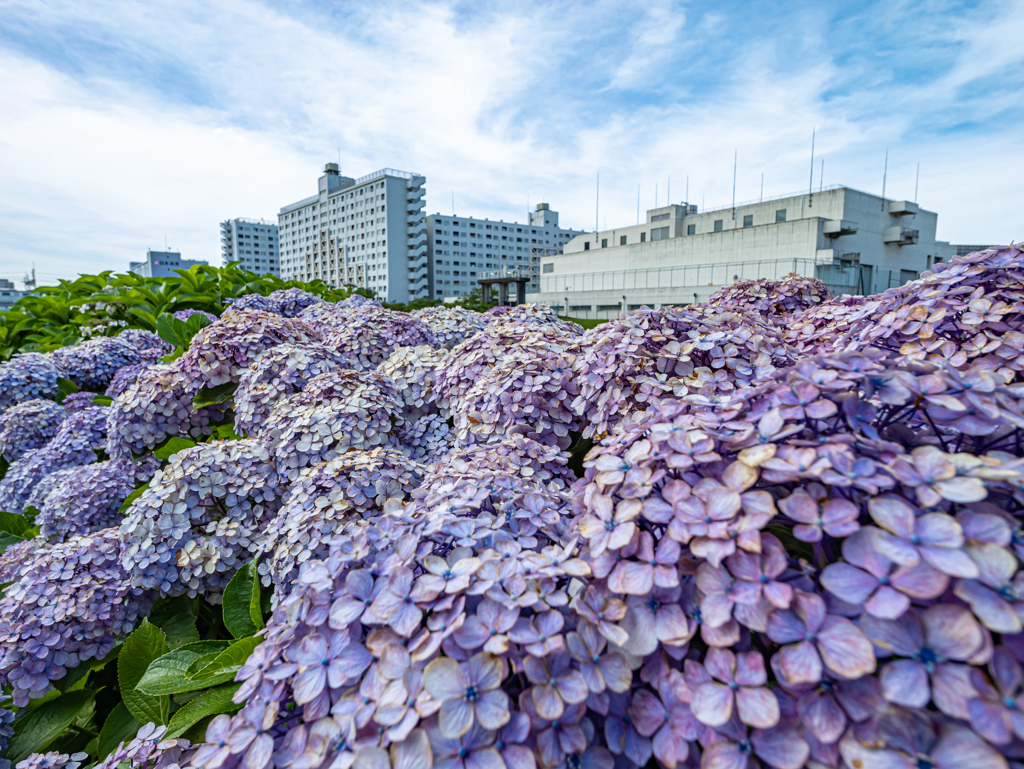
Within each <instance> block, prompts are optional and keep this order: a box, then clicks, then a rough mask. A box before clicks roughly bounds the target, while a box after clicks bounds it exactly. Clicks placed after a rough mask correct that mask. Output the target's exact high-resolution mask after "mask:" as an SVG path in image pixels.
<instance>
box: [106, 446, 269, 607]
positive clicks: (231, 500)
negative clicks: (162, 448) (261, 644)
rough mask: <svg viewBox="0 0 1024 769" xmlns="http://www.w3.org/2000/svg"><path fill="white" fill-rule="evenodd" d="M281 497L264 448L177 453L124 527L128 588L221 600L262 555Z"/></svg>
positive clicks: (135, 504) (212, 448) (199, 449)
mask: <svg viewBox="0 0 1024 769" xmlns="http://www.w3.org/2000/svg"><path fill="white" fill-rule="evenodd" d="M281 493H282V489H281V485H280V482H279V479H278V475H277V472H276V470H275V469H274V463H273V461H272V458H271V455H270V453H269V452H268V451H267V450H266V448H264V447H263V445H262V444H261V443H260V442H259V441H256V440H237V441H213V442H210V443H204V444H200V445H198V446H194V447H192V448H189V449H185V450H184V451H179V452H178V453H177V454H174V455H173V456H172V457H171V458H170V461H169V462H168V463H167V465H166V466H165V467H164V468H163V470H161V471H160V472H159V473H158V474H157V475H156V477H154V478H153V480H152V482H151V483H150V485H149V487H148V488H147V489H146V490H145V491H144V492H143V493H142V496H140V497H139V498H138V499H136V500H135V502H133V503H132V506H131V507H130V508H128V512H127V514H126V515H125V518H124V520H123V521H122V523H121V526H120V531H119V537H120V541H121V542H122V543H123V548H122V551H121V563H122V564H123V566H124V568H125V570H126V571H127V573H128V581H129V582H130V584H131V585H132V586H133V587H134V588H141V589H145V590H157V591H159V592H160V594H161V595H181V594H183V593H188V594H189V595H190V596H195V595H197V594H198V593H208V594H210V596H211V598H213V599H218V597H219V595H220V593H221V592H222V591H223V588H224V587H225V586H226V585H227V583H228V582H229V581H230V579H231V577H232V576H233V575H234V573H235V571H237V569H238V567H239V566H241V565H242V564H243V563H244V562H245V561H247V560H249V559H250V558H251V557H252V555H253V554H254V553H255V552H256V551H257V549H258V547H259V541H260V540H261V539H262V532H263V531H264V530H265V529H266V526H267V524H268V523H269V522H270V520H271V519H272V518H273V516H274V513H275V512H276V511H277V508H278V505H279V504H280V498H281Z"/></svg>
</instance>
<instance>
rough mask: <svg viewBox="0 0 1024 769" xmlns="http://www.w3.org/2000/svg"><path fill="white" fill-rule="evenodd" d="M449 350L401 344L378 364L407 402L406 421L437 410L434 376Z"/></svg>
mask: <svg viewBox="0 0 1024 769" xmlns="http://www.w3.org/2000/svg"><path fill="white" fill-rule="evenodd" d="M444 358H445V353H444V351H442V350H435V349H434V348H433V347H429V346H427V345H417V346H416V347H399V348H397V349H396V350H395V351H394V352H393V353H391V356H390V357H389V358H388V359H387V360H385V361H384V362H383V363H381V364H380V365H379V366H377V373H379V374H382V375H383V376H386V377H387V378H388V379H390V380H391V381H392V382H393V383H394V386H395V390H396V391H397V392H398V395H399V396H400V397H401V398H402V401H403V402H404V404H405V407H404V409H403V410H402V415H403V416H404V417H405V419H406V421H415V420H417V419H419V418H420V417H422V416H426V415H429V414H433V413H436V412H437V407H436V405H435V403H434V377H435V371H436V369H437V367H438V366H439V365H442V363H443V361H444Z"/></svg>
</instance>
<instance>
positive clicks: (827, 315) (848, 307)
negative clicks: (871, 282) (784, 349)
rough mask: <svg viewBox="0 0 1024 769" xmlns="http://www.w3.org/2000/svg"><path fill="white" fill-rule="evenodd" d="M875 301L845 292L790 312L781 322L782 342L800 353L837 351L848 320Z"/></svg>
mask: <svg viewBox="0 0 1024 769" xmlns="http://www.w3.org/2000/svg"><path fill="white" fill-rule="evenodd" d="M876 304H877V303H876V302H874V301H871V302H869V301H868V300H867V299H866V298H865V297H863V296H850V295H848V294H846V295H843V296H841V297H832V298H831V299H826V300H825V301H823V302H821V303H820V304H816V305H814V306H813V307H808V308H807V309H806V310H801V311H799V312H794V313H793V314H792V315H790V316H789V317H787V318H786V322H785V323H784V324H783V332H784V334H785V340H786V343H787V344H789V345H790V346H791V347H792V348H793V349H794V350H796V351H797V352H798V353H799V354H800V355H801V357H810V356H813V355H822V354H826V353H830V352H840V351H841V349H842V344H841V342H842V339H843V337H844V336H845V335H846V333H847V331H848V330H849V328H850V323H851V322H853V321H854V320H856V319H857V318H860V317H862V316H863V315H864V314H865V313H866V312H870V310H871V309H873V308H874V307H875V306H876Z"/></svg>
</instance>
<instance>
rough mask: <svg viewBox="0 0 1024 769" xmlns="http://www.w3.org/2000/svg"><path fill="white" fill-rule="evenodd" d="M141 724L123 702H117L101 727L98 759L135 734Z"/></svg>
mask: <svg viewBox="0 0 1024 769" xmlns="http://www.w3.org/2000/svg"><path fill="white" fill-rule="evenodd" d="M141 726H142V724H140V723H139V720H138V719H137V718H136V717H135V716H133V715H132V714H131V711H130V710H128V708H126V707H125V706H124V703H123V702H119V703H117V704H116V705H115V706H114V709H113V710H111V711H110V713H109V715H107V720H106V721H104V722H103V728H102V729H100V737H99V743H98V745H97V746H96V754H95V755H96V759H97V761H102V760H103V759H104V758H106V757H107V756H109V755H110V754H111V753H112V752H113V751H114V750H116V749H117V746H118V745H120V744H121V743H122V742H124V741H125V740H127V739H129V738H130V737H132V736H134V735H135V734H136V733H137V732H138V731H139V729H140V728H141Z"/></svg>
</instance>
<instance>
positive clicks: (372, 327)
mask: <svg viewBox="0 0 1024 769" xmlns="http://www.w3.org/2000/svg"><path fill="white" fill-rule="evenodd" d="M324 342H325V343H326V344H327V345H329V346H330V347H333V348H334V349H336V350H337V351H338V352H340V353H341V354H342V355H345V356H346V357H349V358H351V359H352V360H353V361H355V362H357V363H358V364H359V366H360V367H361V368H363V369H366V370H369V369H373V368H376V367H377V366H379V365H380V364H381V363H383V362H384V361H385V360H387V359H388V358H389V357H390V356H391V353H393V352H394V351H395V350H396V349H397V348H399V347H415V346H416V345H427V346H428V347H436V346H437V340H436V339H435V338H434V332H433V331H431V330H430V326H428V325H427V324H426V323H424V322H423V321H422V320H420V319H419V318H415V317H413V316H412V315H409V314H407V313H404V312H396V311H394V310H385V309H383V308H381V307H377V306H375V305H371V304H364V305H362V306H360V307H359V308H358V309H355V310H351V311H349V312H346V313H345V314H344V315H343V316H340V324H339V325H338V326H337V327H336V328H335V329H334V330H331V331H328V332H327V333H326V334H325V335H324Z"/></svg>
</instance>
